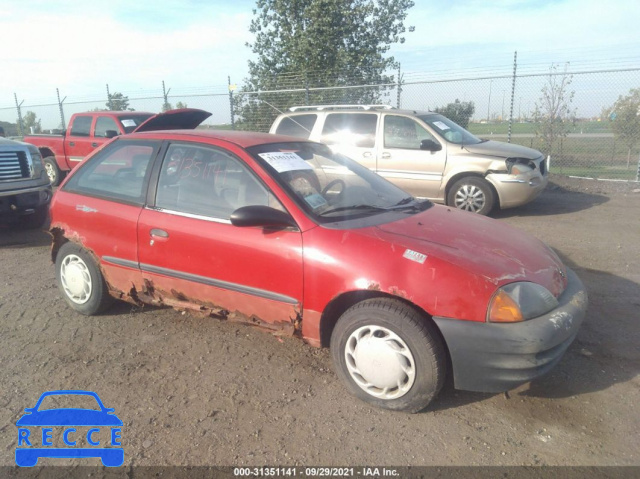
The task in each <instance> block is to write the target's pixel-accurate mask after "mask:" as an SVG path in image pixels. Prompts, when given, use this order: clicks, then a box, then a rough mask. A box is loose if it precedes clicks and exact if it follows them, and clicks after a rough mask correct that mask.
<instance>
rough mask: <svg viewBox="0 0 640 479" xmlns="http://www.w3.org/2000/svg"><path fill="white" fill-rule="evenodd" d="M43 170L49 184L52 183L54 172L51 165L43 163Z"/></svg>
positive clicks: (54, 177)
mask: <svg viewBox="0 0 640 479" xmlns="http://www.w3.org/2000/svg"><path fill="white" fill-rule="evenodd" d="M44 169H45V170H46V171H47V176H48V177H49V182H50V183H53V182H54V181H55V180H56V171H55V170H54V168H53V165H52V164H51V163H45V164H44Z"/></svg>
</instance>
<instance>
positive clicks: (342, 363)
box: [331, 298, 446, 413]
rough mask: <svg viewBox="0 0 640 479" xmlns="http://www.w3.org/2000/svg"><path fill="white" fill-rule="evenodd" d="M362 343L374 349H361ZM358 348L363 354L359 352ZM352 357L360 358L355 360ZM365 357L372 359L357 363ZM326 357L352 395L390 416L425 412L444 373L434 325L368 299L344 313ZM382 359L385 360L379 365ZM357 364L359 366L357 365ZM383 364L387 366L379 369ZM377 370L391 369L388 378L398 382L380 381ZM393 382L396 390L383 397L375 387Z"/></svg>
mask: <svg viewBox="0 0 640 479" xmlns="http://www.w3.org/2000/svg"><path fill="white" fill-rule="evenodd" d="M358 335H359V337H358V338H356V336H358ZM397 338H399V339H400V340H398V339H397ZM367 341H368V342H369V344H370V343H374V346H369V345H367ZM355 343H357V344H356V347H355V349H353V346H354V344H355ZM402 343H404V344H402ZM361 344H362V345H365V346H364V348H365V349H363V350H362V351H359V350H358V348H359V347H360V345H361ZM375 344H377V345H378V346H375ZM380 345H382V346H380ZM352 349H353V350H352ZM354 351H355V354H354ZM407 352H409V353H410V354H409V355H408V354H407ZM358 353H361V356H360V358H358V359H356V358H355V357H356V356H358ZM367 354H371V356H369V358H372V360H370V361H366V359H369V358H365V359H362V355H363V356H366V355H367ZM331 355H332V356H333V362H334V365H335V367H336V370H337V373H338V376H339V377H340V379H341V380H342V381H343V382H344V384H345V385H346V386H347V389H348V390H349V391H350V392H351V393H352V394H353V395H354V396H356V397H358V398H360V399H362V400H363V401H365V402H367V403H370V404H372V405H375V406H377V407H381V408H385V409H392V410H395V411H404V412H410V413H415V412H418V411H421V410H422V409H424V408H425V407H427V406H428V405H429V403H430V402H431V400H432V399H433V398H434V397H435V396H436V395H437V394H438V392H439V391H440V389H441V388H442V385H443V383H444V378H445V374H446V354H445V349H444V345H443V344H442V340H441V339H440V335H439V333H438V331H437V329H436V327H435V325H433V324H432V323H431V322H429V320H428V319H427V318H424V317H423V316H422V315H421V314H420V313H419V312H418V311H416V310H415V309H413V308H412V307H410V306H409V305H407V304H405V303H403V302H401V301H398V300H395V299H388V298H374V299H368V300H365V301H362V302H360V303H358V304H356V305H354V306H352V307H351V308H349V309H348V310H347V311H346V312H345V313H344V314H343V315H342V316H341V317H340V319H339V320H338V323H337V324H336V326H335V328H334V330H333V333H332V334H331ZM348 357H349V358H348ZM385 357H386V359H388V361H384V362H383V359H384V358H385ZM361 359H362V361H361V363H362V364H358V361H359V360H361ZM411 360H412V361H413V364H412V361H411ZM389 361H391V362H389ZM396 362H397V363H396ZM401 364H403V365H404V366H405V368H406V369H405V368H403V367H402V366H401ZM385 365H387V366H389V367H387V368H383V367H382V366H385ZM350 368H351V369H352V370H354V372H351V371H350ZM398 368H400V370H399V369H398ZM363 369H365V372H364V373H363V372H362V370H363ZM356 370H357V372H355V371H356ZM383 370H386V371H387V372H388V371H389V370H391V371H392V376H396V375H397V374H399V375H400V376H399V377H401V379H400V380H397V377H396V378H393V379H392V378H390V376H388V375H387V376H386V377H384V376H385V373H382V376H383V377H381V375H380V373H379V372H380V371H383ZM407 370H408V371H409V372H407ZM367 373H369V374H367ZM371 373H373V376H376V377H375V379H372V374H371ZM402 374H404V377H402ZM367 376H369V378H368V379H367ZM411 376H413V379H411ZM356 378H358V380H359V381H360V382H361V383H365V382H369V384H370V386H367V387H365V386H360V385H359V384H358V382H356ZM396 380H397V384H398V385H399V386H398V387H397V388H395V390H394V389H393V388H390V391H388V392H385V391H387V390H386V389H383V388H382V384H381V383H382V382H384V381H391V382H393V381H396ZM376 382H377V384H376ZM400 383H402V387H400ZM366 389H367V390H366ZM368 391H369V392H368ZM384 395H386V396H387V397H382V396H384Z"/></svg>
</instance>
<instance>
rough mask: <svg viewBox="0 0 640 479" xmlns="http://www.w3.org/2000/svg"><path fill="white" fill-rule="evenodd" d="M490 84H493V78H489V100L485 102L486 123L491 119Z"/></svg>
mask: <svg viewBox="0 0 640 479" xmlns="http://www.w3.org/2000/svg"><path fill="white" fill-rule="evenodd" d="M491 85H493V80H489V101H488V103H487V123H489V122H490V121H491Z"/></svg>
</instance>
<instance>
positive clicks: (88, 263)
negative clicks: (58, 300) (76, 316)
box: [56, 242, 113, 316]
mask: <svg viewBox="0 0 640 479" xmlns="http://www.w3.org/2000/svg"><path fill="white" fill-rule="evenodd" d="M63 270H64V271H65V278H64V279H63V277H62V276H63ZM87 276H88V277H89V278H90V286H89V287H88V288H87V287H84V288H82V293H79V294H76V295H75V299H74V297H73V291H74V288H75V287H77V286H78V285H80V281H82V280H86V278H87ZM74 277H75V281H74ZM56 279H57V281H58V287H59V288H60V291H61V292H62V296H63V297H64V299H65V301H66V302H67V304H68V305H69V306H71V308H73V309H75V310H76V311H78V312H79V313H81V314H84V315H86V316H92V315H95V314H98V313H101V312H103V311H104V310H106V309H107V308H108V307H109V306H110V305H111V304H112V303H113V298H112V297H111V296H110V295H109V289H108V287H107V283H106V281H105V280H104V277H103V276H102V273H101V272H100V269H99V268H98V266H97V265H96V263H95V261H94V259H93V257H92V256H91V255H90V254H89V253H87V251H86V250H85V249H83V248H81V247H80V246H78V245H77V244H75V243H71V242H68V243H65V244H64V245H62V247H61V248H60V250H59V251H58V254H57V256H56ZM86 284H87V283H86V282H85V285H86Z"/></svg>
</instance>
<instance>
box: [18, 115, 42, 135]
mask: <svg viewBox="0 0 640 479" xmlns="http://www.w3.org/2000/svg"><path fill="white" fill-rule="evenodd" d="M22 127H23V128H24V130H23V131H22V134H23V135H29V134H30V133H31V129H32V128H33V133H40V132H42V125H41V124H40V120H39V119H38V116H37V115H36V114H35V113H34V112H32V111H28V112H26V113H25V114H24V115H23V116H22Z"/></svg>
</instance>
